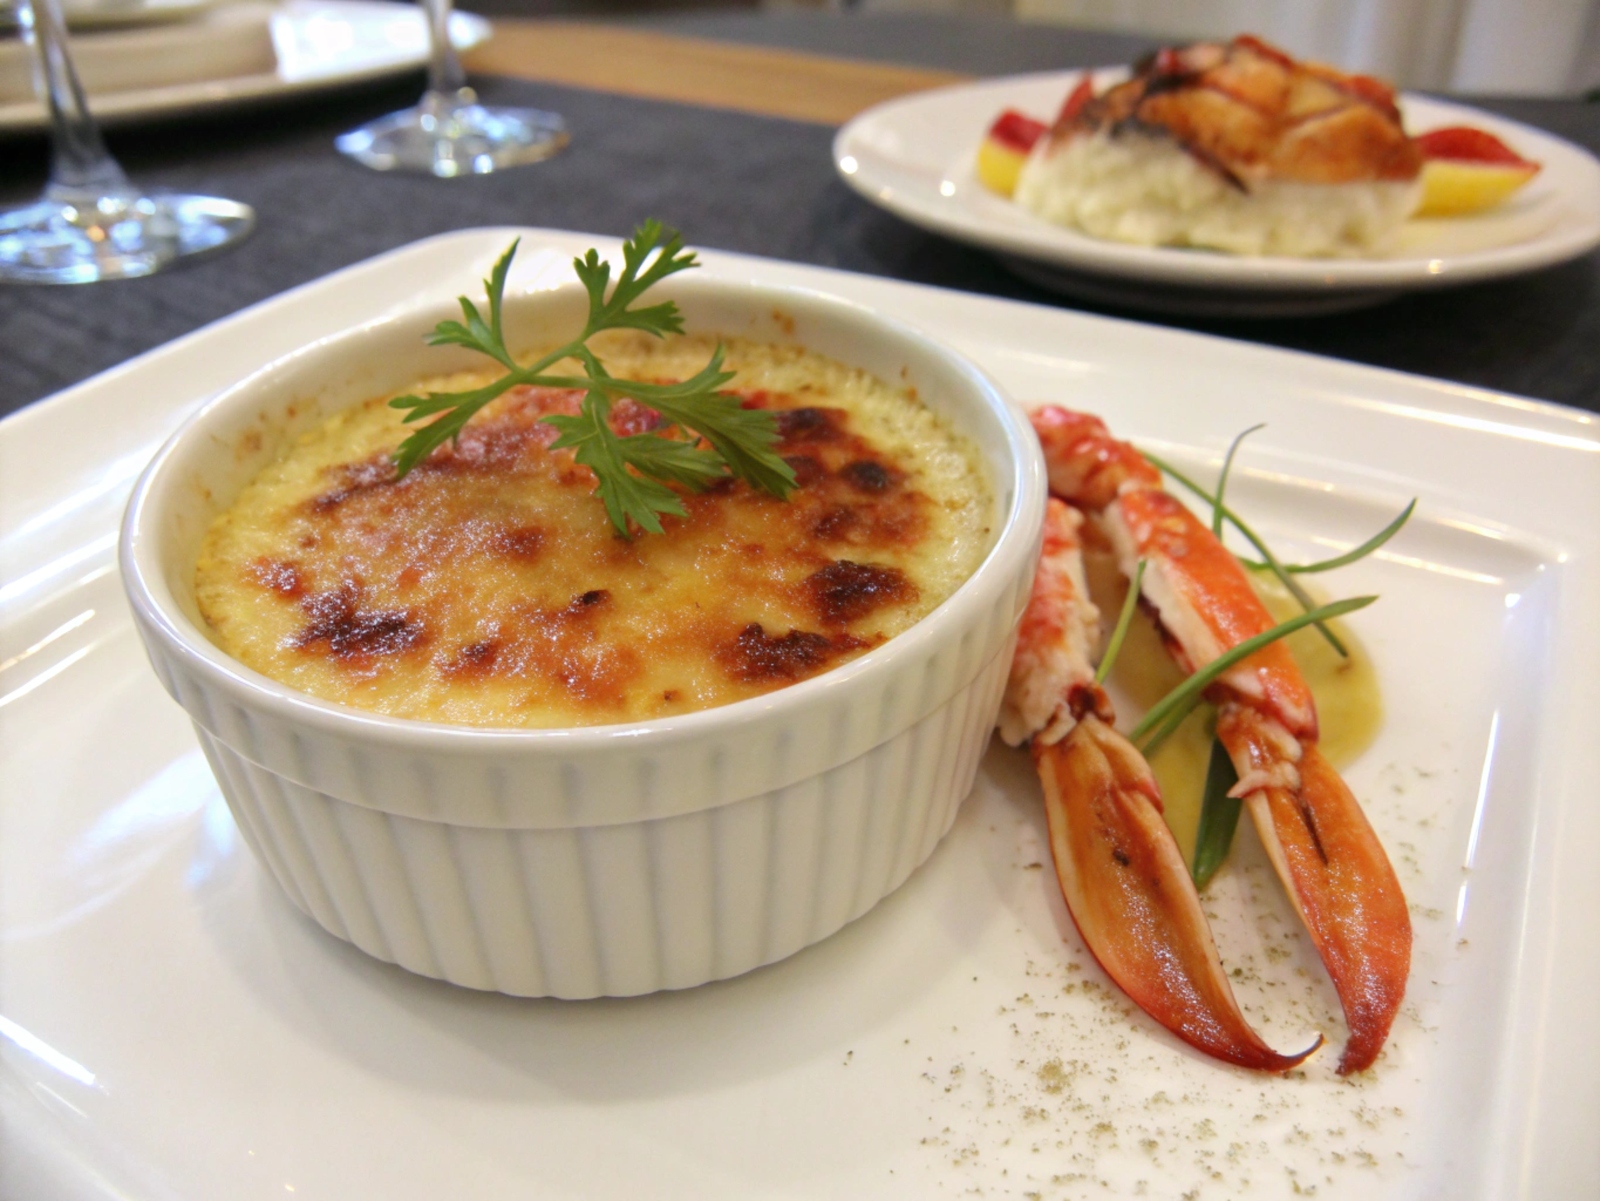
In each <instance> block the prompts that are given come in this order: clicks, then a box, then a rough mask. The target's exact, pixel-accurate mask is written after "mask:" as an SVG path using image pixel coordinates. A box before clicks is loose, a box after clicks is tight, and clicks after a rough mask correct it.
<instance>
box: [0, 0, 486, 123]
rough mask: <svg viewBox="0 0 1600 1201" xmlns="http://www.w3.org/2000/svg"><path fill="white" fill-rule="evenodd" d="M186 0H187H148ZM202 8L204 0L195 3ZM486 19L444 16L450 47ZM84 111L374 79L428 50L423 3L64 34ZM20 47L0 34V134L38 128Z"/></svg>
mask: <svg viewBox="0 0 1600 1201" xmlns="http://www.w3.org/2000/svg"><path fill="white" fill-rule="evenodd" d="M147 2H149V3H156V4H159V3H186V2H188V0H147ZM197 7H199V8H201V9H204V8H205V6H204V5H200V6H197ZM489 33H490V30H489V23H488V22H487V21H485V20H484V19H483V18H481V17H475V16H472V15H471V14H469V13H456V14H454V15H453V16H452V17H451V19H450V37H451V40H452V41H453V42H454V43H455V44H456V48H457V49H458V50H468V49H471V48H472V47H474V46H477V45H479V44H481V43H483V42H485V41H487V40H488V39H489ZM72 50H73V56H74V59H75V60H76V62H77V65H78V69H79V73H80V74H81V75H82V77H83V80H84V85H85V87H87V88H88V90H89V104H90V107H91V108H92V109H93V111H94V115H95V116H96V117H97V118H98V119H99V120H100V121H101V122H103V123H105V124H108V125H109V124H119V123H126V122H130V121H138V120H144V119H147V118H153V117H171V116H181V115H183V114H185V113H190V112H199V111H203V110H206V109H211V108H216V107H220V106H225V105H229V104H239V103H243V102H245V101H255V100H270V99H275V98H278V97H288V96H293V95H296V94H299V93H303V92H311V91H316V90H319V89H323V88H330V87H339V86H344V85H349V84H357V83H363V82H367V81H369V80H375V79H381V78H384V77H386V76H390V75H398V74H404V73H405V72H407V71H413V70H417V69H419V68H420V67H422V66H423V65H424V64H425V63H426V62H427V58H428V39H427V29H426V26H425V25H424V23H423V17H422V9H421V8H420V7H419V6H417V5H415V4H405V3H389V2H388V0H289V2H288V3H286V4H282V5H279V6H276V7H273V6H268V5H260V4H249V3H241V4H227V5H218V6H216V7H214V8H210V9H207V10H205V11H203V12H200V13H198V14H197V16H196V19H194V20H189V21H182V22H174V23H166V24H161V25H159V26H150V27H142V28H136V29H115V30H104V31H98V32H92V33H88V34H85V35H83V36H82V37H75V38H73V45H72ZM46 124H47V120H46V115H45V110H44V106H43V105H42V104H40V103H39V102H38V101H37V100H35V99H34V98H33V96H32V92H31V86H30V84H29V74H28V62H27V56H26V51H25V48H24V47H23V46H22V44H21V43H20V42H19V41H17V40H16V39H14V38H12V39H7V40H4V41H0V133H4V132H8V131H13V132H14V131H22V130H35V129H37V130H43V129H44V128H45V127H46Z"/></svg>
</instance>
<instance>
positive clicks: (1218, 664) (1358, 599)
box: [1128, 596, 1378, 742]
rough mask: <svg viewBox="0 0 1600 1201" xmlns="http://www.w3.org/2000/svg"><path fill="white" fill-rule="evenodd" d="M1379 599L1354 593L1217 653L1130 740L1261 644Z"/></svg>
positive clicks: (1158, 705) (1159, 704)
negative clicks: (1345, 598)
mask: <svg viewBox="0 0 1600 1201" xmlns="http://www.w3.org/2000/svg"><path fill="white" fill-rule="evenodd" d="M1377 599H1378V598H1377V597H1375V596H1352V597H1350V598H1349V599H1348V600H1342V601H1334V602H1333V603H1332V604H1328V605H1321V606H1319V607H1318V608H1315V609H1311V610H1308V611H1307V612H1305V613H1301V614H1300V615H1299V616H1297V617H1291V618H1289V620H1288V621H1283V622H1279V623H1278V624H1277V625H1275V626H1273V627H1272V628H1271V629H1270V630H1267V631H1265V632H1264V633H1260V634H1257V635H1256V636H1255V637H1254V638H1246V639H1245V640H1244V641H1243V642H1241V643H1240V644H1239V645H1238V646H1236V647H1234V648H1233V649H1232V650H1229V651H1225V652H1224V653H1222V654H1220V655H1218V656H1217V657H1216V658H1215V659H1213V660H1211V662H1210V663H1207V664H1206V665H1205V666H1204V667H1202V668H1201V669H1200V670H1199V671H1197V672H1195V673H1194V674H1193V675H1192V676H1190V677H1189V678H1188V679H1186V680H1185V681H1184V682H1183V683H1181V684H1179V685H1178V686H1177V687H1176V688H1174V689H1173V690H1172V691H1171V692H1169V693H1167V695H1166V696H1164V697H1162V698H1161V699H1160V700H1159V701H1157V702H1156V703H1155V704H1154V705H1152V706H1151V707H1150V711H1149V712H1148V713H1146V714H1145V715H1144V717H1142V718H1141V719H1140V720H1139V724H1138V725H1136V726H1134V727H1133V731H1132V732H1131V733H1130V734H1129V735H1128V737H1129V739H1130V740H1131V741H1133V742H1138V741H1139V740H1140V739H1142V738H1143V737H1144V736H1145V735H1146V734H1148V733H1149V732H1150V731H1151V730H1153V729H1155V728H1156V727H1157V726H1159V725H1161V724H1163V723H1164V722H1165V721H1166V720H1167V719H1168V718H1169V717H1171V716H1172V713H1173V711H1174V710H1176V709H1178V708H1179V707H1180V706H1184V705H1187V704H1190V702H1191V698H1195V697H1198V696H1199V695H1200V694H1201V693H1202V692H1204V691H1205V690H1206V689H1207V688H1208V687H1210V685H1211V684H1212V682H1213V681H1214V680H1216V678H1217V677H1218V676H1220V675H1221V674H1222V673H1223V672H1225V671H1227V670H1228V668H1230V667H1232V666H1233V665H1234V664H1235V663H1237V662H1239V660H1241V659H1247V658H1249V657H1250V656H1251V655H1253V654H1255V653H1256V652H1257V651H1258V650H1260V649H1261V648H1262V647H1264V646H1268V645H1270V644H1272V643H1274V642H1276V641H1278V639H1280V638H1283V637H1286V636H1288V635H1290V634H1292V633H1294V632H1295V631H1296V630H1303V629H1304V628H1305V627H1306V626H1309V625H1315V624H1316V623H1317V622H1319V621H1331V620H1332V619H1333V618H1335V617H1343V616H1344V615H1345V614H1346V613H1354V612H1355V611H1356V610H1357V609H1365V608H1366V607H1367V606H1368V605H1370V604H1371V603H1372V602H1373V601H1375V600H1377Z"/></svg>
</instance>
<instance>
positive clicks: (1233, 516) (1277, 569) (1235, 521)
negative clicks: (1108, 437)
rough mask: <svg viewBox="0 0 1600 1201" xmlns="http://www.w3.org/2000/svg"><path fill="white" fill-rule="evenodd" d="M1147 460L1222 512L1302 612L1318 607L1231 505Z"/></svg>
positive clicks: (1329, 634) (1344, 653) (1342, 653)
mask: <svg viewBox="0 0 1600 1201" xmlns="http://www.w3.org/2000/svg"><path fill="white" fill-rule="evenodd" d="M1144 457H1145V458H1147V459H1149V460H1150V461H1151V462H1152V463H1154V464H1155V465H1156V466H1157V467H1159V468H1160V469H1161V470H1162V471H1164V472H1165V473H1166V474H1167V475H1170V476H1171V477H1172V478H1173V479H1175V480H1177V481H1178V483H1180V484H1182V485H1183V486H1184V487H1185V488H1187V489H1189V491H1190V492H1193V493H1194V494H1195V495H1196V496H1198V497H1199V498H1200V499H1201V500H1203V501H1206V502H1207V503H1208V504H1210V505H1211V506H1212V507H1213V508H1214V509H1216V510H1218V511H1220V512H1221V513H1222V515H1223V516H1224V517H1226V518H1227V519H1228V521H1229V523H1230V524H1231V525H1232V526H1233V527H1234V529H1236V530H1238V531H1239V532H1240V533H1241V534H1243V535H1244V536H1245V538H1246V539H1247V540H1248V541H1249V543H1250V545H1251V546H1253V547H1255V548H1256V550H1257V551H1258V552H1259V553H1260V555H1261V557H1262V558H1263V559H1265V560H1266V567H1267V569H1268V570H1270V571H1271V572H1272V574H1273V575H1275V576H1277V577H1278V582H1279V583H1281V584H1282V585H1283V586H1284V587H1285V588H1286V589H1288V591H1289V595H1290V596H1292V597H1294V599H1295V600H1296V601H1297V602H1299V605H1300V608H1301V609H1303V610H1305V611H1306V612H1307V613H1309V612H1311V610H1312V609H1314V608H1315V607H1316V601H1315V600H1313V599H1312V597H1311V594H1310V593H1309V592H1307V591H1306V590H1305V589H1304V588H1302V587H1301V586H1300V583H1299V581H1297V580H1296V579H1295V578H1294V577H1293V576H1291V575H1290V574H1289V572H1288V569H1287V568H1285V567H1284V565H1283V564H1282V563H1280V562H1278V557H1277V556H1276V555H1274V554H1273V553H1272V549H1271V547H1269V546H1268V545H1267V544H1266V543H1265V542H1263V541H1262V540H1261V538H1260V536H1259V535H1257V534H1256V532H1255V531H1254V530H1252V529H1251V528H1250V527H1249V526H1248V525H1246V524H1245V523H1244V519H1243V518H1241V517H1240V516H1239V515H1238V514H1237V513H1235V512H1234V511H1233V510H1232V509H1230V508H1228V506H1227V505H1225V504H1223V503H1222V500H1221V498H1219V497H1216V496H1213V495H1212V494H1211V493H1209V492H1207V491H1206V490H1205V489H1204V488H1202V487H1201V486H1200V485H1199V484H1197V483H1195V482H1194V481H1193V480H1192V479H1190V478H1189V477H1188V476H1186V475H1184V474H1183V472H1181V471H1179V470H1178V469H1177V468H1176V467H1174V466H1172V465H1171V464H1170V463H1166V462H1163V461H1162V460H1161V459H1158V458H1156V456H1155V455H1153V454H1149V453H1148V452H1145V455H1144ZM1312 624H1314V625H1315V626H1316V627H1317V632H1318V633H1320V634H1321V635H1322V636H1323V638H1325V639H1326V640H1327V643H1328V645H1329V646H1331V647H1333V649H1334V650H1336V651H1338V652H1339V657H1340V658H1343V659H1348V658H1349V657H1350V652H1349V651H1348V650H1347V649H1346V648H1345V645H1344V643H1342V642H1340V641H1339V639H1338V638H1337V637H1336V636H1335V635H1334V633H1333V631H1332V630H1330V629H1328V627H1327V626H1325V625H1323V624H1322V623H1321V622H1320V621H1319V622H1314V623H1312Z"/></svg>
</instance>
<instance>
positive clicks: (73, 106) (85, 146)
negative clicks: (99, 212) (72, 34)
mask: <svg viewBox="0 0 1600 1201" xmlns="http://www.w3.org/2000/svg"><path fill="white" fill-rule="evenodd" d="M17 20H18V23H19V24H20V25H21V27H22V36H23V38H24V40H26V41H27V43H28V45H29V46H31V47H32V48H33V71H34V90H35V92H37V93H38V94H39V95H40V96H42V97H43V98H44V101H45V103H46V104H47V105H48V106H49V108H50V130H51V157H50V190H71V191H93V192H109V191H113V190H116V189H120V188H125V187H127V183H128V178H127V176H125V175H124V174H123V173H122V168H121V167H119V166H118V165H117V161H116V159H114V158H112V157H111V155H110V154H108V153H107V152H106V145H105V142H104V141H103V140H101V137H100V127H99V126H98V125H96V124H95V121H94V118H93V117H91V116H90V115H89V105H88V102H87V101H86V100H85V99H84V94H83V84H82V83H81V82H79V80H78V72H77V71H76V70H75V69H74V68H73V65H72V57H71V56H70V55H69V54H68V53H67V27H66V22H65V21H64V20H63V19H62V16H61V5H60V3H59V0H20V2H19V4H18V10H17Z"/></svg>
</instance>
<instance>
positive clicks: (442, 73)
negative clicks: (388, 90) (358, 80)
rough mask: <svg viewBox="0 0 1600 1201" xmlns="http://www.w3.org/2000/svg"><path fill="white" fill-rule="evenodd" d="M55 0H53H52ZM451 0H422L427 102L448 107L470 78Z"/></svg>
mask: <svg viewBox="0 0 1600 1201" xmlns="http://www.w3.org/2000/svg"><path fill="white" fill-rule="evenodd" d="M51 2H53V0H51ZM452 7H454V6H453V4H452V0H422V8H423V11H424V12H426V13H427V16H428V95H427V100H426V103H427V104H428V105H429V106H430V107H432V108H434V109H436V110H437V109H439V108H447V107H449V106H450V105H453V104H454V103H455V102H456V94H457V93H458V92H460V91H461V89H462V87H463V86H464V85H465V84H466V82H467V76H466V72H464V71H462V69H461V60H460V59H459V58H457V57H456V48H455V46H454V45H452V44H451V42H450V10H451V8H452Z"/></svg>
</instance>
